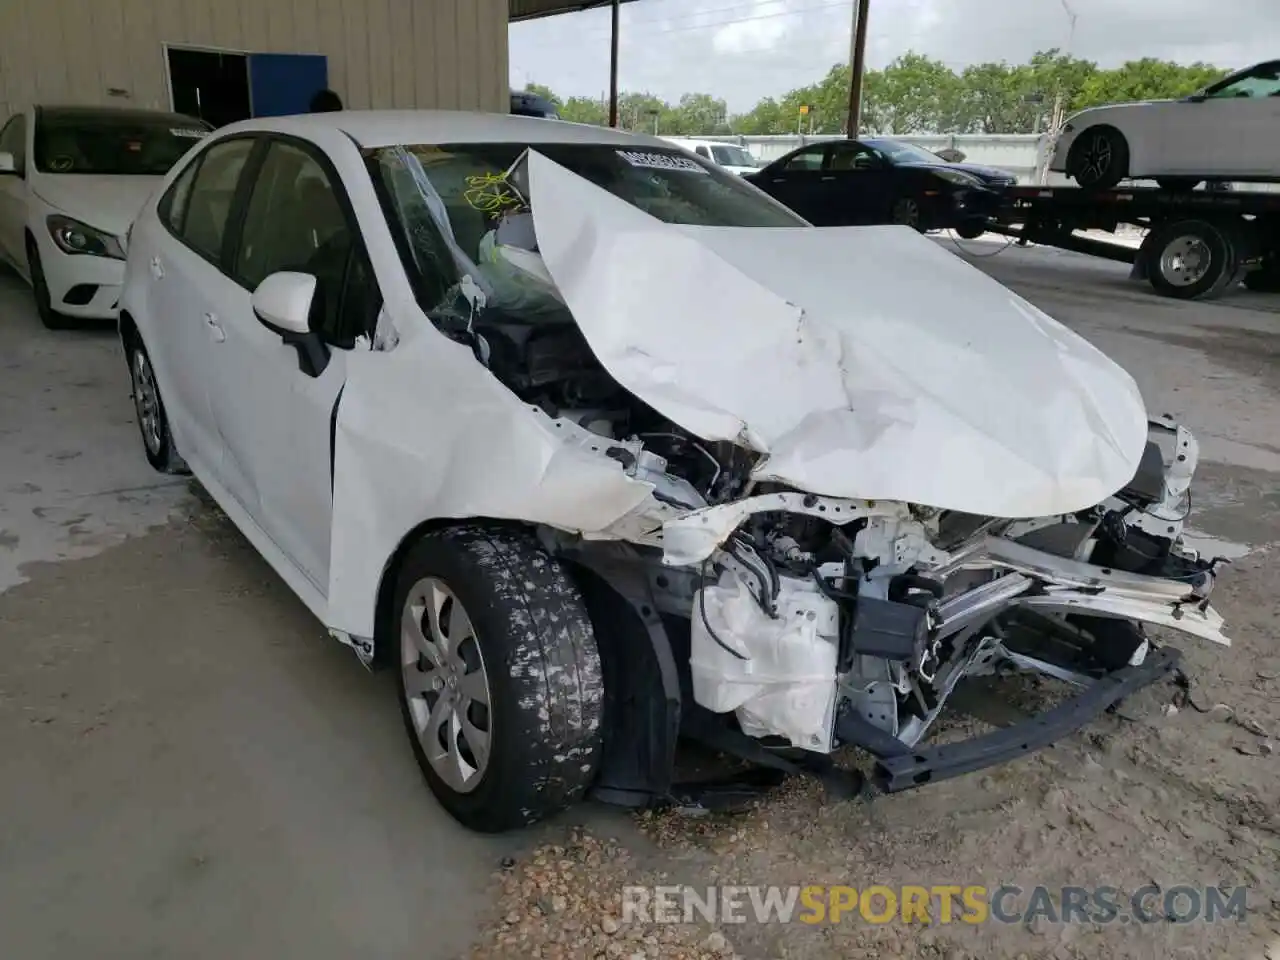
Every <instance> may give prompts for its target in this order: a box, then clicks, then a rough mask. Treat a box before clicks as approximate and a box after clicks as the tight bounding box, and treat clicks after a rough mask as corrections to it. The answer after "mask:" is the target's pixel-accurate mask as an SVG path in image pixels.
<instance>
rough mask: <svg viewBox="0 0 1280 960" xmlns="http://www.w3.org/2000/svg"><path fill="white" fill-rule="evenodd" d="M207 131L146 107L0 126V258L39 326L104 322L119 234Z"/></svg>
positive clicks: (121, 242) (115, 278) (52, 115)
mask: <svg viewBox="0 0 1280 960" xmlns="http://www.w3.org/2000/svg"><path fill="white" fill-rule="evenodd" d="M211 129H212V128H211V127H210V126H209V125H208V124H207V123H205V122H204V121H202V120H197V119H195V118H193V117H187V116H183V115H180V114H172V113H161V112H159V111H152V110H130V109H113V108H108V107H53V106H44V107H39V106H38V107H33V108H31V109H30V110H26V111H24V112H21V113H16V114H14V115H13V116H12V117H10V118H9V120H8V122H7V123H6V124H5V125H4V127H3V128H2V129H0V257H3V258H4V259H5V260H7V261H8V262H9V263H10V264H12V265H13V267H14V268H15V269H16V270H17V271H18V273H19V274H20V275H21V276H23V277H24V278H25V279H26V280H27V281H28V282H29V283H30V284H31V287H32V290H33V291H34V293H35V298H36V307H37V309H38V311H39V315H40V320H41V321H42V322H43V323H44V325H45V326H46V327H51V328H56V327H61V326H65V325H66V323H67V321H68V320H69V319H71V318H80V319H113V318H114V317H115V315H116V308H117V306H118V301H119V299H120V284H121V282H122V280H123V279H124V259H125V237H126V235H127V233H128V230H129V225H130V224H131V223H132V222H133V218H134V216H135V215H136V214H137V212H138V210H140V209H141V208H142V204H143V202H144V201H145V200H146V199H147V196H148V195H149V194H150V193H151V191H153V190H154V189H155V188H156V187H157V186H159V184H160V182H161V181H162V180H163V178H164V175H165V173H167V172H168V170H169V168H170V167H172V166H173V164H174V163H175V162H177V160H178V158H179V157H181V156H182V155H183V154H184V153H186V152H187V150H189V149H190V148H191V146H192V145H193V144H195V143H196V142H197V141H198V140H199V139H200V138H201V137H203V136H205V135H206V134H207V133H208V132H209V131H210V130H211Z"/></svg>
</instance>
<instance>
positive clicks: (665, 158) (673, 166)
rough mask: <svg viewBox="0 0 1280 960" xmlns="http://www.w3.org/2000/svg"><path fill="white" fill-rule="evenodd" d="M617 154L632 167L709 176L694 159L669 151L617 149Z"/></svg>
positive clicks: (704, 168) (706, 170)
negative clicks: (653, 151) (652, 151)
mask: <svg viewBox="0 0 1280 960" xmlns="http://www.w3.org/2000/svg"><path fill="white" fill-rule="evenodd" d="M618 156H620V157H621V158H622V159H623V160H625V161H627V163H629V164H631V166H633V167H641V168H643V169H646V170H682V171H684V172H685V173H701V174H704V175H706V176H710V173H711V171H709V170H708V169H707V168H706V167H704V166H703V165H702V164H700V163H698V161H696V160H690V159H689V158H688V157H679V156H676V155H675V154H671V153H650V152H649V151H647V150H619V151H618Z"/></svg>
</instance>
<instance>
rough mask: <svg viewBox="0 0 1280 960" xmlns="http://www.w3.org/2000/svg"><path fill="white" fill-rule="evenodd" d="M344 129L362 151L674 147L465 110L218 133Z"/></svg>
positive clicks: (318, 119)
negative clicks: (457, 146) (421, 146)
mask: <svg viewBox="0 0 1280 960" xmlns="http://www.w3.org/2000/svg"><path fill="white" fill-rule="evenodd" d="M333 130H338V131H341V132H342V133H345V134H346V135H347V136H349V137H351V139H352V140H354V141H355V142H356V143H357V144H358V145H359V146H360V147H391V146H395V145H397V144H415V143H601V144H617V145H619V146H638V145H647V146H653V147H668V148H669V147H670V144H669V143H667V142H666V141H664V140H661V139H659V138H657V137H653V136H647V135H645V134H638V133H628V132H626V131H623V130H615V129H613V128H610V127H597V126H592V125H590V124H584V123H569V122H567V121H564V120H545V119H542V118H541V117H521V116H513V115H511V114H504V113H466V112H463V111H460V110H339V111H334V112H332V113H308V114H300V115H297V116H291V117H261V118H257V119H254V120H241V121H240V122H239V123H233V124H230V125H229V126H226V127H222V128H220V129H219V130H218V133H220V134H225V133H252V132H262V133H283V134H293V135H295V136H300V137H304V138H310V137H313V136H314V135H315V134H317V133H321V132H323V131H333Z"/></svg>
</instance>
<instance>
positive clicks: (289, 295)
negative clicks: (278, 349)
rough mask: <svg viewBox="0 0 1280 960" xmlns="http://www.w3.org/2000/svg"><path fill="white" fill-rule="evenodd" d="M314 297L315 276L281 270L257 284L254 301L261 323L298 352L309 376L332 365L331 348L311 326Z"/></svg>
mask: <svg viewBox="0 0 1280 960" xmlns="http://www.w3.org/2000/svg"><path fill="white" fill-rule="evenodd" d="M315 297H316V278H315V277H313V276H312V275H311V274H309V273H293V272H291V271H287V270H282V271H280V272H279V273H273V274H271V275H270V276H269V277H267V278H266V279H265V280H263V281H262V282H261V283H260V284H258V289H257V290H255V291H253V299H252V301H251V302H252V304H253V312H254V314H255V315H256V316H257V318H258V322H259V323H261V324H262V325H263V326H264V327H266V328H267V329H268V330H270V331H271V332H272V333H275V334H278V335H279V337H280V339H281V340H282V341H284V342H285V343H286V344H288V345H289V346H291V347H293V348H294V349H296V350H297V351H298V369H300V370H301V371H302V372H303V373H305V374H306V375H307V376H309V377H318V376H320V374H322V373H324V371H325V368H326V367H327V366H328V365H329V349H328V347H327V346H326V345H325V342H324V340H322V339H321V338H320V335H319V334H318V333H315V332H313V331H312V329H311V305H312V303H313V302H314V301H315Z"/></svg>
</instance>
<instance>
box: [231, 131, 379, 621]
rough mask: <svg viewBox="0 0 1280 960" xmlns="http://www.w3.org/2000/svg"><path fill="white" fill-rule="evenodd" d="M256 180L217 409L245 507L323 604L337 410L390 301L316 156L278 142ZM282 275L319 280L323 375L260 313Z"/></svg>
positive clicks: (331, 176) (335, 184) (239, 250)
mask: <svg viewBox="0 0 1280 960" xmlns="http://www.w3.org/2000/svg"><path fill="white" fill-rule="evenodd" d="M250 179H251V180H252V185H251V187H250V189H249V190H248V191H247V192H246V195H245V197H244V204H245V205H244V208H243V218H242V221H241V225H240V227H239V230H238V235H237V236H236V238H235V239H234V241H233V242H232V244H231V247H230V249H231V254H230V258H229V261H228V272H229V274H230V276H229V278H228V280H227V292H226V294H225V295H224V297H223V298H222V300H221V302H220V304H219V314H218V322H219V324H220V326H221V328H222V332H223V335H224V339H223V340H222V342H221V343H220V344H219V347H218V349H217V351H216V352H215V357H214V363H213V364H212V366H211V367H210V400H211V403H212V406H213V414H214V421H215V423H216V424H217V430H218V433H219V436H220V437H221V438H222V440H223V443H224V444H225V448H226V450H227V456H228V457H229V458H230V460H231V462H232V463H233V464H234V480H235V484H236V496H237V499H239V500H240V502H241V505H242V506H244V507H245V508H246V509H247V510H248V511H249V512H250V514H251V516H252V517H253V519H254V520H255V521H256V523H257V525H258V526H259V527H260V528H261V529H262V531H263V532H264V533H265V534H266V535H267V536H268V537H270V539H271V540H272V541H273V542H274V543H275V545H276V546H277V547H278V548H279V549H280V550H281V551H282V552H283V553H284V554H285V555H286V556H288V557H289V559H290V560H291V561H292V563H293V565H294V566H295V567H296V568H297V569H298V570H299V571H300V572H301V573H303V574H304V575H305V576H306V578H307V579H308V580H309V581H310V583H311V586H312V587H313V588H314V590H315V591H317V592H318V594H319V595H320V596H324V595H326V594H327V592H328V574H329V534H330V527H331V522H332V504H333V498H332V491H333V487H332V479H333V476H332V472H331V469H332V459H331V458H332V449H333V448H332V443H333V433H332V431H333V425H334V416H335V410H336V407H337V402H338V399H339V395H340V393H341V390H342V386H343V384H344V382H345V380H346V361H347V354H348V353H349V351H351V350H352V349H354V348H355V346H356V342H357V339H358V338H360V337H361V336H365V335H371V334H372V333H373V331H374V329H375V327H376V323H377V317H378V313H379V312H380V310H381V307H382V299H381V295H380V293H379V290H378V286H377V282H376V281H375V279H374V276H373V270H372V266H371V264H370V262H369V258H368V255H367V253H366V251H365V247H364V243H363V241H362V239H361V236H360V231H359V228H358V225H357V223H356V220H355V216H354V214H353V212H352V210H351V205H350V202H349V200H348V198H347V194H346V191H345V189H344V187H343V185H342V183H341V180H340V178H339V175H338V173H337V171H336V170H335V169H334V167H333V165H332V163H331V162H330V161H329V160H328V158H327V157H326V155H325V154H324V152H323V151H322V150H321V149H320V148H319V147H317V146H315V145H314V144H311V143H309V142H306V141H302V140H297V139H294V138H284V137H272V138H271V139H270V140H269V141H268V142H267V146H266V148H265V151H264V152H263V154H262V155H261V158H260V163H259V162H258V161H255V166H254V169H252V170H251V171H250ZM280 271H291V272H299V273H307V274H311V275H312V276H314V277H315V278H316V293H315V299H314V300H313V302H312V313H311V329H312V331H313V332H314V333H316V334H317V335H318V336H319V338H320V340H321V341H323V344H324V346H325V353H326V356H327V360H326V363H325V365H324V367H323V369H322V370H320V371H318V372H316V373H312V372H308V371H306V370H304V369H302V368H301V365H300V360H299V352H298V349H297V348H296V347H293V346H289V345H286V344H285V343H284V342H283V341H282V340H281V338H280V336H279V335H278V334H276V333H273V332H272V331H271V330H269V329H268V328H267V327H265V326H263V324H262V323H261V322H260V321H259V320H258V318H257V317H256V316H255V314H254V311H253V305H252V296H253V291H254V290H256V289H257V287H258V285H259V284H261V283H262V281H263V280H265V279H266V278H267V277H268V276H270V275H271V274H273V273H277V272H280Z"/></svg>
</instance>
